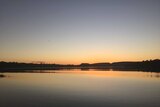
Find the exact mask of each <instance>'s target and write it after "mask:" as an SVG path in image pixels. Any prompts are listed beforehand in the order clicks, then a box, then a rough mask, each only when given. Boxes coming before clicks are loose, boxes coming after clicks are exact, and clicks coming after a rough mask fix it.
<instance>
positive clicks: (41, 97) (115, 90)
mask: <svg viewBox="0 0 160 107" xmlns="http://www.w3.org/2000/svg"><path fill="white" fill-rule="evenodd" d="M42 72H43V73H39V71H38V72H37V73H35V72H34V73H29V72H28V73H3V75H5V77H3V78H0V107H160V73H151V72H131V71H93V70H90V71H79V70H69V71H64V70H62V71H52V70H47V71H42Z"/></svg>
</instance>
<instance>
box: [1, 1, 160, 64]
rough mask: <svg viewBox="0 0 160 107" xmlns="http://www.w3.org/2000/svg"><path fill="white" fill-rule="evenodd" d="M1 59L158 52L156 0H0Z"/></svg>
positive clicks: (101, 58) (100, 58)
mask: <svg viewBox="0 0 160 107" xmlns="http://www.w3.org/2000/svg"><path fill="white" fill-rule="evenodd" d="M0 13H1V14H0V60H3V61H18V62H32V61H45V62H50V63H63V64H66V63H67V64H79V63H81V62H89V63H94V62H113V61H129V60H133V61H137V60H145V59H155V58H160V0H0Z"/></svg>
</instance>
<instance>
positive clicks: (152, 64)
mask: <svg viewBox="0 0 160 107" xmlns="http://www.w3.org/2000/svg"><path fill="white" fill-rule="evenodd" d="M62 69H81V70H89V69H99V70H113V71H115V70H118V71H120V70H123V71H148V72H160V59H154V60H145V61H137V62H133V61H124V62H113V63H109V62H105V63H93V64H89V63H81V64H79V65H72V64H70V65H69V64H67V65H63V64H45V63H19V62H4V61H1V62H0V72H7V71H14V70H16V71H22V70H24V71H25V70H62Z"/></svg>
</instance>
